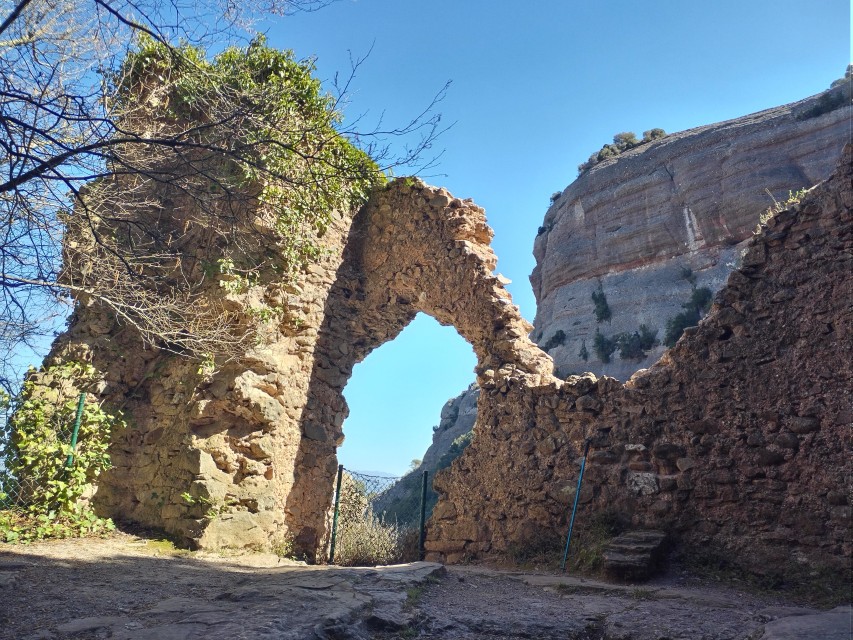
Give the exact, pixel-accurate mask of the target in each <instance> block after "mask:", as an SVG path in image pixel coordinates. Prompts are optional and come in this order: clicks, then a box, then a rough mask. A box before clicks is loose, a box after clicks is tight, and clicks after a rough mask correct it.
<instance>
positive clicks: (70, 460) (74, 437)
mask: <svg viewBox="0 0 853 640" xmlns="http://www.w3.org/2000/svg"><path fill="white" fill-rule="evenodd" d="M84 404H86V394H85V393H81V394H80V398H79V399H78V400H77V415H76V417H75V418H74V431H72V432H71V453H69V454H68V458H67V459H66V460H65V466H66V468H70V467H71V465H72V464H74V450H75V449H76V448H77V436H78V434H79V433H80V420H82V418H83V405H84Z"/></svg>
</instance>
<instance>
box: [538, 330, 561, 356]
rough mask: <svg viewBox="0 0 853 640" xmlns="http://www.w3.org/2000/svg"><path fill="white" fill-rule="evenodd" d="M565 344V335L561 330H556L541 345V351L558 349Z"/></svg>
mask: <svg viewBox="0 0 853 640" xmlns="http://www.w3.org/2000/svg"><path fill="white" fill-rule="evenodd" d="M565 342H566V333H565V332H564V331H563V330H562V329H557V331H555V332H554V335H553V336H551V337H550V338H548V341H547V342H546V343H545V344H543V345H542V350H543V351H550V350H551V349H553V348H555V347H559V346H560V345H561V344H564V343H565Z"/></svg>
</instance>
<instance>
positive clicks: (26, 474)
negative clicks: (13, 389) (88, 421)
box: [0, 394, 85, 511]
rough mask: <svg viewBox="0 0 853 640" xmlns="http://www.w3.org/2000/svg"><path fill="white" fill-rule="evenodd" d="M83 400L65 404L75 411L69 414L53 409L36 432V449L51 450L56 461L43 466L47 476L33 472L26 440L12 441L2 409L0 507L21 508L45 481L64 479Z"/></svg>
mask: <svg viewBox="0 0 853 640" xmlns="http://www.w3.org/2000/svg"><path fill="white" fill-rule="evenodd" d="M84 402H85V395H84V394H81V395H80V396H79V397H78V398H76V399H75V400H74V402H73V404H71V405H69V408H72V407H74V409H76V410H74V411H73V412H71V413H70V412H69V411H57V412H56V413H55V414H54V415H53V416H52V418H53V419H52V420H51V421H50V423H49V424H48V425H46V428H45V430H44V431H43V432H42V433H40V436H41V441H40V442H39V447H40V449H41V450H45V451H52V452H53V455H55V456H56V457H57V459H58V460H59V461H60V464H52V465H45V468H46V469H50V470H51V471H50V474H49V476H45V475H44V473H41V471H42V470H41V469H40V470H38V472H37V473H33V469H32V466H33V465H32V462H31V461H30V460H28V458H27V456H28V453H27V448H26V443H22V442H19V441H17V440H16V437H15V432H14V423H13V422H12V420H11V416H10V415H9V414H8V412H4V414H3V416H2V417H0V510H5V511H9V510H11V511H24V510H26V509H27V508H28V507H29V506H30V505H31V504H32V503H33V502H34V501H35V500H37V499H38V497H39V494H40V492H43V491H44V487H45V485H46V484H48V485H49V484H51V483H57V482H63V481H64V479H65V478H64V476H65V475H66V474H67V471H68V469H70V467H71V466H72V464H73V462H74V454H73V451H74V447H75V446H76V444H77V430H78V429H79V426H80V416H81V414H82V411H83V404H84Z"/></svg>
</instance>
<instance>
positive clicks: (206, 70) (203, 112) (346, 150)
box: [113, 36, 385, 286]
mask: <svg viewBox="0 0 853 640" xmlns="http://www.w3.org/2000/svg"><path fill="white" fill-rule="evenodd" d="M313 72H314V64H313V62H312V61H297V60H294V56H293V52H292V51H280V50H277V49H274V48H271V47H268V46H266V40H265V38H264V36H257V37H256V38H255V40H254V41H252V43H251V44H250V45H249V46H248V47H246V48H237V47H229V48H228V49H226V50H224V51H223V52H222V53H220V54H218V55H217V56H215V57H213V58H212V59H208V58H207V56H206V53H205V51H204V50H202V49H200V48H197V47H192V46H183V47H169V46H167V45H165V44H163V43H162V42H159V41H157V40H154V39H153V38H150V37H143V38H140V40H139V42H138V44H137V47H136V50H135V51H134V52H133V53H131V54H130V55H129V56H128V58H127V59H126V61H125V63H124V65H123V66H122V68H121V69H120V71H119V72H118V73H117V74H116V75H115V77H114V78H113V83H114V84H115V86H116V95H117V96H118V98H117V105H118V107H119V108H120V109H121V110H122V111H123V112H126V113H127V116H126V119H128V120H130V121H132V120H133V119H134V118H136V117H138V116H137V115H136V111H137V109H138V107H137V103H138V102H139V101H140V96H142V95H145V94H146V92H151V91H154V90H157V91H159V92H161V93H163V94H164V96H165V97H164V98H163V99H162V100H161V104H164V105H165V107H164V113H162V114H160V112H159V111H158V115H159V116H160V117H163V118H164V120H167V121H173V122H191V123H198V126H197V127H194V128H192V129H190V130H189V131H188V132H187V137H188V138H189V139H191V140H190V142H191V143H192V146H194V147H198V146H200V147H201V148H203V149H205V150H207V151H215V152H217V153H219V154H221V156H222V158H223V161H224V164H225V165H226V168H227V167H228V166H230V167H232V168H233V169H235V170H233V175H231V176H228V175H222V176H216V179H214V180H209V181H208V182H209V187H210V188H211V189H220V190H223V191H226V192H228V191H230V190H231V189H232V188H236V189H237V190H244V191H249V192H251V193H254V194H256V197H257V201H258V202H259V203H260V204H261V206H262V208H263V209H265V210H266V212H268V213H269V215H270V217H271V218H272V219H274V226H275V229H276V231H278V232H279V235H280V239H281V241H280V243H279V246H278V251H279V252H280V257H281V258H283V263H284V265H285V266H286V269H287V271H288V272H293V271H295V270H298V269H300V268H303V267H304V266H305V265H306V264H308V263H310V262H312V261H314V260H316V259H317V258H318V257H319V256H320V255H321V253H322V249H321V247H320V245H319V244H318V242H317V238H319V237H320V236H322V235H323V233H324V232H325V231H326V229H327V228H328V225H329V224H330V222H331V220H332V216H333V214H334V213H335V212H339V211H348V210H350V209H351V208H353V207H356V206H359V205H361V204H362V203H363V202H364V201H365V200H366V198H367V195H368V193H369V192H370V190H371V189H372V188H373V187H374V186H376V185H378V184H381V183H382V182H384V180H385V177H384V175H383V173H382V172H381V171H380V169H379V167H378V166H377V164H376V163H375V162H374V161H373V160H372V159H371V158H370V156H369V155H368V154H367V153H365V152H364V151H362V150H361V149H359V148H358V147H356V146H355V145H354V144H353V143H352V142H350V141H349V140H348V139H347V138H346V137H345V136H344V135H342V134H341V133H340V132H339V130H338V129H339V126H340V124H341V122H342V114H341V113H340V111H339V110H338V109H337V102H336V100H335V98H334V97H333V96H331V95H329V94H328V93H326V92H325V91H324V90H323V89H322V86H321V83H320V81H319V80H317V79H316V78H314V77H313V75H312V74H313ZM222 259H223V260H224V261H225V264H229V266H230V268H231V271H232V272H234V271H235V270H236V269H237V267H239V266H240V265H237V267H235V264H234V263H235V261H234V259H233V257H231V256H223V258H222ZM229 261H230V262H229ZM243 266H244V267H245V266H246V265H243ZM285 275H286V274H285ZM243 276H244V277H250V275H249V274H246V273H245V272H244V273H243ZM226 282H232V281H226ZM232 286H236V285H232Z"/></svg>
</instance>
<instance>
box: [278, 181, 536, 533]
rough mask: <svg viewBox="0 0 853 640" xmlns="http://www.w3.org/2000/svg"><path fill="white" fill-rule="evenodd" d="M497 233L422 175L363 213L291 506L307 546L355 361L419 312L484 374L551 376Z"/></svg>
mask: <svg viewBox="0 0 853 640" xmlns="http://www.w3.org/2000/svg"><path fill="white" fill-rule="evenodd" d="M491 238H492V231H491V229H490V228H489V227H488V226H487V224H486V221H485V215H484V212H483V210H482V209H481V208H480V207H478V206H476V205H475V204H473V202H471V201H462V200H459V199H456V198H453V197H452V196H450V195H449V194H448V193H447V192H446V191H445V190H443V189H434V188H430V187H426V186H423V185H421V184H416V185H413V186H412V185H408V184H407V183H406V182H401V181H398V182H396V183H394V184H393V185H392V186H391V187H389V188H387V189H385V190H383V191H382V192H380V193H378V194H376V195H375V196H374V197H373V198H372V199H371V201H370V202H369V203H368V205H367V206H366V207H364V209H362V211H361V212H360V213H359V214H358V215H357V216H356V218H355V220H354V221H353V225H352V228H351V230H350V232H349V235H348V239H347V243H346V247H345V250H344V253H343V260H342V262H341V265H340V268H339V269H338V272H337V279H336V281H335V283H334V284H333V286H332V288H331V290H330V293H329V296H328V299H327V304H326V307H325V312H324V320H323V324H322V325H321V327H320V331H319V334H318V340H317V344H316V348H315V352H314V368H313V371H312V374H311V380H310V385H309V388H308V393H307V402H306V405H305V410H304V412H303V415H302V419H301V424H300V427H301V432H302V434H303V438H302V440H301V442H300V447H299V451H298V453H297V459H296V463H295V467H294V468H295V473H294V484H293V489H292V490H291V491H290V493H289V498H288V503H287V507H286V513H287V514H288V517H289V520H290V521H289V522H288V526H289V529H290V530H291V531H296V532H298V533H297V538H298V540H299V543H300V546H302V547H303V548H315V547H316V546H318V544H320V542H321V537H322V534H323V532H324V531H325V518H326V514H327V511H328V506H329V505H328V500H329V497H330V495H331V492H330V491H329V487H331V486H332V482H333V479H334V472H335V467H336V464H335V463H336V455H335V452H336V448H337V445H338V444H339V443H340V442H341V440H342V431H341V426H342V424H343V419H344V418H345V417H346V415H347V407H346V403H345V401H344V398H343V389H344V386H345V385H346V383H347V381H348V380H349V378H350V376H351V374H352V369H353V366H354V365H355V364H357V363H358V362H360V361H362V360H363V359H364V358H365V357H366V356H367V355H368V354H369V353H370V352H371V351H372V350H373V349H375V348H377V347H379V346H381V345H382V344H384V343H385V342H388V341H390V340H393V339H394V338H395V337H396V336H397V335H398V334H399V333H400V332H401V331H402V330H403V328H404V327H405V326H406V325H408V324H409V322H411V321H412V320H413V319H414V317H415V315H417V313H418V312H424V313H426V314H428V315H430V316H432V317H433V318H435V319H436V320H438V322H440V323H441V324H444V325H452V326H453V327H455V328H456V330H457V331H458V332H459V333H460V335H462V336H463V337H464V338H465V339H466V340H467V341H468V342H469V343H471V345H472V347H473V348H474V352H475V354H476V356H477V362H478V364H477V372H478V374H484V373H486V372H489V371H491V372H495V371H498V370H502V372H503V373H504V374H509V373H510V372H511V371H512V370H517V371H519V372H520V373H524V374H529V375H532V376H533V377H537V378H548V377H550V375H551V370H552V363H551V359H550V358H549V357H548V356H547V355H546V354H545V353H543V352H542V351H541V350H540V349H539V348H538V347H537V346H536V345H534V344H533V343H532V342H531V341H530V340H529V339H528V338H527V335H528V334H529V332H530V330H531V326H530V325H529V324H528V323H527V322H526V321H525V320H524V319H523V318H522V317H521V316H520V314H519V312H518V308H517V307H516V306H515V305H513V304H512V300H511V298H510V296H509V294H508V293H507V291H506V290H505V289H504V287H503V284H502V283H501V279H500V277H499V276H496V275H494V274H493V270H494V268H495V265H496V263H497V258H496V257H495V255H494V253H493V252H492V250H491V248H490V247H489V242H490V241H491ZM309 496H310V497H309ZM294 516H298V518H297V517H294Z"/></svg>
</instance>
